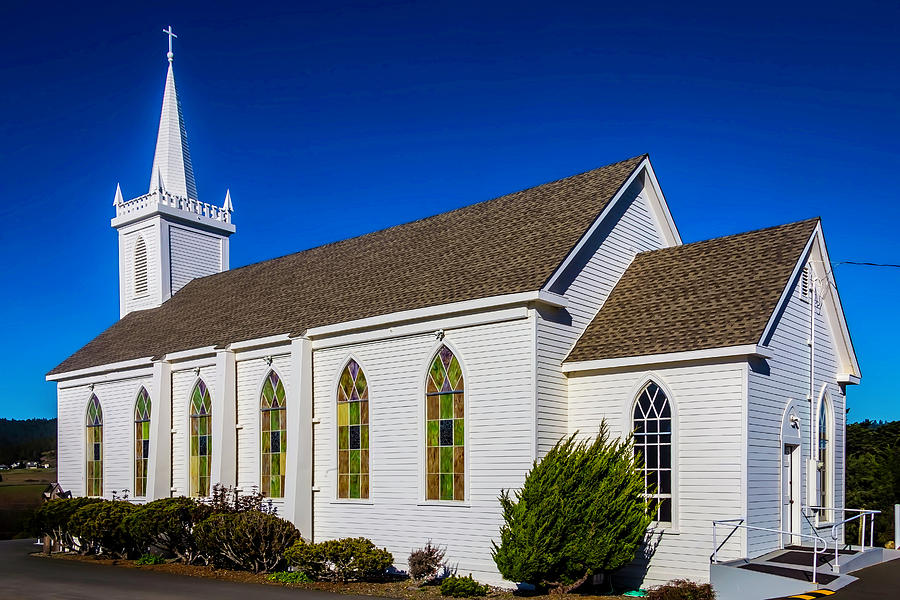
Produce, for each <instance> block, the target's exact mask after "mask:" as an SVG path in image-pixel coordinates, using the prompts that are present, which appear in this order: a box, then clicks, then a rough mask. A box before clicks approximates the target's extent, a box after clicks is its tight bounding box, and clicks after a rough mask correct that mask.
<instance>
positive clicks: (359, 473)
mask: <svg viewBox="0 0 900 600" xmlns="http://www.w3.org/2000/svg"><path fill="white" fill-rule="evenodd" d="M337 423H338V432H337V433H338V498H368V497H369V485H370V481H369V384H368V382H367V381H366V375H365V373H363V370H362V369H361V368H360V367H359V364H357V362H356V361H355V360H350V362H348V363H347V366H346V367H344V370H343V371H342V372H341V378H340V380H338V391H337Z"/></svg>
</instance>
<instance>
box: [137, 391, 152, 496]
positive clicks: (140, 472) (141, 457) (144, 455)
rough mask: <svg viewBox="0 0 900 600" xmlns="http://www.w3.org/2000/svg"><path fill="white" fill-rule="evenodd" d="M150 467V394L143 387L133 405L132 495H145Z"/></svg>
mask: <svg viewBox="0 0 900 600" xmlns="http://www.w3.org/2000/svg"><path fill="white" fill-rule="evenodd" d="M149 465H150V394H148V393H147V390H146V389H144V388H143V387H142V388H141V390H140V391H139V392H138V396H137V401H135V403H134V495H135V496H146V495H147V468H148V466H149Z"/></svg>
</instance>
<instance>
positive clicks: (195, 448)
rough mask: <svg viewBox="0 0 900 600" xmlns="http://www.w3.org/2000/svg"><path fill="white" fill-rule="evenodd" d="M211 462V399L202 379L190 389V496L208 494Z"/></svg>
mask: <svg viewBox="0 0 900 600" xmlns="http://www.w3.org/2000/svg"><path fill="white" fill-rule="evenodd" d="M211 462H212V399H211V398H210V396H209V389H208V388H207V387H206V384H205V383H204V382H203V380H202V379H201V380H199V381H197V383H196V384H195V385H194V389H193V391H191V490H190V491H191V496H201V497H202V496H209V473H210V467H211V466H212V465H211V464H210V463H211Z"/></svg>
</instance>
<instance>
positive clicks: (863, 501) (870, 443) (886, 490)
mask: <svg viewBox="0 0 900 600" xmlns="http://www.w3.org/2000/svg"><path fill="white" fill-rule="evenodd" d="M897 503H900V421H891V422H887V423H876V422H874V421H862V422H860V423H852V424H850V425H848V426H847V504H846V506H847V507H848V508H868V509H872V510H880V511H881V514H880V515H877V516H876V517H875V543H876V544H877V545H879V546H881V545H884V544H885V543H886V542H888V541H889V540H892V539H894V504H897ZM847 516H848V517H849V516H851V514H848V515H847ZM866 528H867V529H868V525H867V526H866ZM867 535H868V532H867ZM846 540H847V541H848V542H850V543H854V544H855V543H858V542H859V524H858V520H857V521H854V522H852V523H850V524H848V525H847V531H846ZM868 541H869V540H868V537H867V538H866V543H868Z"/></svg>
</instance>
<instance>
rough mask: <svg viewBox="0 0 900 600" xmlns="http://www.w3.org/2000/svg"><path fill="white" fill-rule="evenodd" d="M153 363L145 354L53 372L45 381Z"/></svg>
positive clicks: (135, 367) (121, 369) (91, 374)
mask: <svg viewBox="0 0 900 600" xmlns="http://www.w3.org/2000/svg"><path fill="white" fill-rule="evenodd" d="M152 364H153V358H152V357H150V356H145V357H144V358H135V359H132V360H123V361H119V362H114V363H109V364H106V365H98V366H96V367H87V368H86V369H78V370H75V371H65V372H63V373H55V374H52V375H47V376H46V378H45V379H46V380H47V381H63V380H65V379H76V378H78V377H90V376H93V375H102V374H103V373H109V372H110V371H123V370H128V369H138V368H140V367H148V366H150V365H152Z"/></svg>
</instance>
